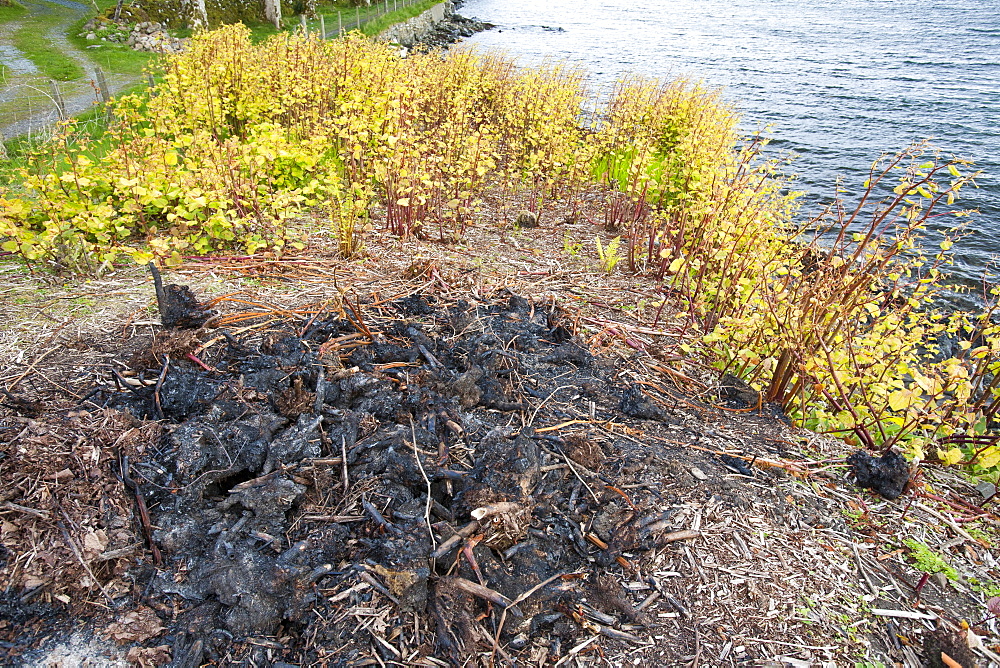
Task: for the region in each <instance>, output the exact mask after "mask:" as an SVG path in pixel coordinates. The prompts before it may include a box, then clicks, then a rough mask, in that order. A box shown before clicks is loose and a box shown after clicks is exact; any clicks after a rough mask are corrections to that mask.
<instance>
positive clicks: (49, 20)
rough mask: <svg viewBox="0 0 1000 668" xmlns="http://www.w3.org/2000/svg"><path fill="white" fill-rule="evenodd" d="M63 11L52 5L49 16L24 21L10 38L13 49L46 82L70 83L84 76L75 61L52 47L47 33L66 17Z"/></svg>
mask: <svg viewBox="0 0 1000 668" xmlns="http://www.w3.org/2000/svg"><path fill="white" fill-rule="evenodd" d="M66 13H67V10H65V9H64V8H62V7H57V6H53V8H52V10H51V13H47V14H42V15H34V16H31V17H30V18H27V19H26V20H25V21H24V23H22V24H21V26H20V27H18V29H17V30H16V31H14V35H13V40H12V41H13V43H14V47H15V48H17V49H18V50H19V51H21V52H22V53H24V55H25V56H26V57H27V58H28V59H29V60H31V62H33V63H34V64H35V66H36V67H38V69H39V70H40V71H41V72H42V74H44V75H45V76H47V77H49V78H50V79H55V80H56V81H72V80H73V79H79V78H81V77H82V76H83V75H84V72H83V68H81V67H80V66H79V65H78V64H77V63H76V61H74V60H72V59H71V58H67V57H66V54H65V52H64V51H63V50H62V49H60V48H59V47H57V46H56V45H55V44H53V43H52V42H51V41H50V40H49V38H48V33H49V32H51V30H52V29H53V28H54V27H56V26H58V24H59V22H60V20H62V19H65V18H66Z"/></svg>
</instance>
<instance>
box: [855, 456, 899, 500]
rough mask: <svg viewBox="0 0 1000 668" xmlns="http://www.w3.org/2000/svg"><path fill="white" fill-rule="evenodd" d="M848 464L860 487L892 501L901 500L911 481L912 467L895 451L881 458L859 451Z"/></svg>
mask: <svg viewBox="0 0 1000 668" xmlns="http://www.w3.org/2000/svg"><path fill="white" fill-rule="evenodd" d="M847 463H848V465H849V466H850V467H851V474H852V475H853V476H854V478H855V480H857V483H858V486H859V487H867V488H868V489H873V490H875V491H876V492H878V493H879V494H881V495H882V496H884V497H885V498H887V499H889V500H890V501H891V500H893V499H897V498H899V496H900V495H901V494H902V493H903V491H904V490H905V489H906V483H908V482H909V481H910V467H909V465H908V464H907V463H906V460H905V459H904V458H903V456H902V455H901V454H899V453H898V452H896V451H895V450H889V451H888V452H885V453H883V455H882V456H881V457H872V456H871V455H870V454H868V453H867V452H865V451H864V450H858V451H857V452H855V453H854V454H852V455H851V456H850V457H848V458H847Z"/></svg>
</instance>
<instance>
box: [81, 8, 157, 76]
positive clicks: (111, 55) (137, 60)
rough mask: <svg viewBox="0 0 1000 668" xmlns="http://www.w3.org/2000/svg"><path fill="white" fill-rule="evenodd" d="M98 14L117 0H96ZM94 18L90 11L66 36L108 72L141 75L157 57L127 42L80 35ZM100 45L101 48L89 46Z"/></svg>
mask: <svg viewBox="0 0 1000 668" xmlns="http://www.w3.org/2000/svg"><path fill="white" fill-rule="evenodd" d="M95 4H96V5H97V12H96V14H97V15H98V16H100V15H102V14H103V13H104V11H105V10H106V9H108V8H109V7H112V6H113V5H114V4H115V0H96V3H95ZM91 18H93V16H92V15H90V14H89V13H88V14H87V15H86V16H82V17H80V19H79V20H77V21H74V22H73V23H72V24H71V25H70V26H69V29H68V30H67V34H66V37H67V39H69V42H70V44H72V45H73V46H75V47H76V48H78V49H80V51H82V52H83V53H85V54H86V55H87V58H89V59H90V60H92V61H93V62H94V63H95V64H97V65H100V66H101V68H102V69H103V70H104V71H105V72H106V73H108V74H127V75H132V76H138V75H141V74H142V73H143V72H144V71H145V70H146V67H147V66H148V65H149V64H150V61H152V60H154V59H155V58H156V54H153V53H150V52H148V51H134V50H133V49H131V48H130V47H129V46H127V45H125V44H119V43H117V42H96V43H95V42H92V41H90V40H87V39H86V37H80V33H81V32H83V25H84V24H85V23H86V22H87V21H89V20H90V19H91ZM95 45H99V46H100V48H95V49H92V48H89V47H92V46H95Z"/></svg>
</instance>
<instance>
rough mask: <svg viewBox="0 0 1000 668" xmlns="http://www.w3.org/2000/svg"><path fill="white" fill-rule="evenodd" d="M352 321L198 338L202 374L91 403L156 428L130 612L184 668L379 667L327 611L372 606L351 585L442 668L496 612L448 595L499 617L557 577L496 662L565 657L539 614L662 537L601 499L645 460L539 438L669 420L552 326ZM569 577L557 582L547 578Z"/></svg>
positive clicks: (563, 618) (497, 317)
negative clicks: (233, 666) (232, 667)
mask: <svg viewBox="0 0 1000 668" xmlns="http://www.w3.org/2000/svg"><path fill="white" fill-rule="evenodd" d="M365 317H366V318H367V320H366V322H365V325H364V327H361V326H360V323H359V324H358V325H355V323H357V322H358V321H357V317H356V314H355V317H354V318H348V317H346V315H345V316H344V317H330V318H327V319H323V318H316V319H315V320H313V321H307V322H291V323H289V324H287V325H282V326H281V327H277V328H273V329H270V330H267V331H257V332H246V333H243V334H240V335H236V334H233V333H229V332H225V333H220V332H217V331H213V332H212V333H211V338H212V339H213V340H214V341H215V343H214V344H213V345H212V346H210V347H207V348H206V349H205V350H204V351H203V352H200V353H199V359H200V361H201V362H202V363H204V365H205V366H206V367H208V369H210V370H206V368H203V367H202V366H199V365H198V364H195V363H194V362H193V361H191V360H189V359H188V358H184V357H177V358H176V359H171V360H170V362H169V364H166V365H164V364H163V361H162V360H157V359H155V357H154V356H151V357H142V356H139V357H137V358H136V360H138V361H136V362H134V364H137V365H140V366H141V365H145V366H144V368H135V369H133V371H135V373H136V375H139V376H140V377H143V376H144V377H145V378H147V379H157V378H159V379H160V382H158V383H156V384H155V385H154V384H152V382H150V383H149V384H148V385H146V386H143V387H122V388H121V389H120V391H118V392H117V393H116V394H114V395H113V396H112V398H111V400H110V401H109V405H110V406H112V407H117V408H119V409H122V410H127V411H130V412H131V413H133V414H135V415H136V416H138V417H140V418H145V419H155V418H156V417H157V416H158V415H163V416H164V418H163V420H162V422H163V424H164V427H165V429H164V433H165V436H164V437H163V440H162V441H161V442H160V443H159V444H158V447H157V448H154V449H153V450H152V455H151V456H148V457H147V458H146V460H145V461H136V462H135V466H134V469H133V470H134V471H141V475H137V476H136V478H137V482H138V484H139V485H140V487H141V489H142V490H143V492H144V494H145V497H146V499H145V500H146V504H147V506H148V507H149V513H150V524H151V525H152V527H154V531H153V541H154V542H155V543H157V544H158V546H159V548H160V550H161V552H162V554H163V562H164V567H163V568H162V569H160V570H158V571H156V572H155V573H153V572H151V571H146V572H145V575H144V576H142V575H141V576H139V577H140V579H141V580H143V581H144V585H143V586H144V587H145V591H146V595H147V597H148V600H150V601H154V602H160V604H161V605H162V606H164V609H165V608H169V609H171V610H173V611H175V612H174V613H171V615H172V618H173V619H175V620H176V621H175V622H174V626H173V627H172V632H173V633H174V641H173V642H174V652H175V657H178V659H177V660H178V661H182V662H184V665H199V664H200V663H204V662H212V661H216V662H218V661H221V660H222V658H223V657H225V655H226V654H227V652H229V651H230V649H231V645H232V643H234V642H239V641H240V639H246V638H260V637H265V636H266V637H269V638H274V637H281V636H283V635H284V636H289V637H291V636H294V637H297V638H300V639H305V638H308V639H310V640H309V642H308V643H306V642H305V640H301V641H300V643H299V645H298V647H299V648H300V649H299V650H297V651H299V652H300V653H298V654H294V653H292V654H286V655H284V656H283V658H285V659H289V658H294V659H295V660H296V661H304V662H309V661H313V660H316V658H317V657H316V656H315V655H311V654H309V653H308V652H307V651H305V650H302V649H301V647H302V646H303V645H308V646H311V647H317V646H321V647H341V648H345V649H343V650H342V652H341V655H339V656H338V658H337V660H338V661H341V662H345V663H341V664H338V665H348V663H349V662H350V661H351V660H354V659H358V658H361V654H360V653H361V652H362V649H360V648H361V647H362V645H363V647H364V648H366V649H364V650H363V651H365V652H370V651H372V649H371V648H373V647H374V648H375V650H376V651H379V652H383V650H384V649H385V648H384V647H381V646H380V644H379V643H377V642H375V641H372V640H371V639H369V638H367V636H364V634H362V637H356V633H355V630H356V624H355V622H354V620H353V618H351V617H348V618H346V620H345V618H344V616H343V614H342V612H341V611H342V609H343V606H344V605H348V606H350V605H352V601H355V602H356V603H357V604H362V603H364V602H366V601H371V600H372V596H373V595H374V592H375V589H374V585H371V583H372V582H375V583H377V584H378V586H379V587H382V588H383V589H380V590H379V591H382V592H383V594H384V596H385V597H391V598H387V599H383V600H391V601H392V605H393V611H394V612H393V614H394V615H410V617H409V619H411V620H412V615H413V614H418V615H423V621H422V622H421V625H422V627H423V628H425V629H434V637H435V638H436V641H435V642H436V644H435V646H434V647H425V648H424V649H423V650H422V651H424V652H426V653H433V654H434V655H435V656H438V657H441V658H445V659H447V660H449V661H451V662H453V663H454V664H456V665H458V664H462V663H463V662H465V661H466V660H467V659H468V657H470V656H471V655H473V654H474V653H475V652H477V651H479V650H480V649H481V648H482V638H481V637H479V636H477V634H476V632H475V630H474V629H475V628H476V626H477V621H476V620H477V619H482V618H483V617H484V616H488V615H490V614H492V612H491V611H495V610H496V607H495V606H496V604H495V603H488V602H487V601H486V600H484V599H483V598H482V597H481V596H474V595H470V593H469V590H468V587H469V583H483V584H485V586H487V587H488V588H489V589H490V590H492V591H494V592H496V593H497V594H499V595H502V596H505V597H507V599H516V598H517V597H518V596H520V595H521V594H523V593H524V592H525V591H527V590H528V589H530V588H531V587H532V586H534V585H538V584H540V583H542V582H544V581H546V580H547V579H549V578H553V577H556V580H555V581H554V582H553V584H552V585H549V586H546V587H543V588H540V589H539V590H538V591H537V592H536V593H534V594H533V595H532V596H531V597H530V598H529V599H528V600H525V601H523V602H522V603H520V604H519V605H518V607H517V610H516V611H510V614H508V615H507V616H506V621H505V625H504V628H503V630H502V633H501V635H500V639H501V641H502V642H504V643H509V645H508V646H510V647H516V646H517V645H518V643H523V642H524V638H528V637H533V636H538V635H545V634H552V633H555V634H556V635H562V636H565V637H564V639H563V641H564V643H565V644H566V646H573V645H574V644H576V642H578V641H579V639H580V638H582V637H583V634H585V633H586V632H585V631H584V630H583V629H582V628H581V627H580V626H579V625H578V624H576V623H575V622H572V621H570V619H571V616H570V617H567V614H564V613H563V612H559V611H560V610H563V611H566V610H575V609H576V607H577V606H578V604H579V600H580V598H581V597H586V595H587V592H588V591H591V592H593V591H594V588H595V587H597V589H599V590H601V591H604V589H608V587H606V586H604V585H601V584H600V583H598V582H597V580H594V579H593V578H596V577H598V576H599V575H600V574H601V573H603V572H605V569H607V568H616V567H618V566H617V562H616V559H622V557H621V555H622V554H633V555H634V554H641V553H643V552H644V551H646V550H650V549H654V548H657V547H662V544H661V543H660V542H659V536H661V535H662V534H663V533H664V532H666V531H669V530H670V529H671V528H679V527H672V525H671V524H670V521H669V519H668V517H669V513H666V514H664V512H663V508H664V504H668V503H669V500H668V499H667V498H666V497H665V496H664V495H663V494H662V493H661V492H660V491H659V490H656V489H650V490H648V491H638V490H637V491H636V492H634V493H633V494H632V499H631V500H627V499H625V498H623V496H622V495H621V493H620V492H616V491H613V488H614V486H616V485H623V484H625V482H628V481H633V480H634V478H631V477H628V476H631V475H633V472H635V471H639V470H641V463H642V462H644V461H648V460H649V457H651V456H652V455H651V452H653V451H654V450H655V449H656V447H658V446H654V445H650V446H649V447H646V448H636V446H635V444H634V441H624V440H623V441H616V440H614V439H612V438H609V435H608V434H607V433H604V432H600V431H594V430H591V431H588V430H589V429H591V428H590V427H587V426H582V427H581V426H576V427H574V428H573V429H571V430H568V431H562V430H560V429H555V430H553V429H546V430H544V431H539V430H540V429H541V428H542V427H552V426H553V425H558V424H559V423H564V422H567V421H569V422H572V421H574V420H577V421H579V422H582V423H587V422H588V421H589V420H594V419H596V421H608V420H614V421H619V422H620V421H623V420H625V421H627V420H629V417H628V416H633V417H635V418H639V419H640V420H644V421H649V420H655V421H663V420H666V419H667V417H668V411H667V410H666V409H665V408H663V407H661V406H659V405H657V403H656V402H655V400H654V398H653V397H651V396H648V395H646V394H645V393H643V392H642V391H641V390H640V388H639V387H638V386H634V385H630V386H624V387H623V386H622V384H621V381H620V380H619V379H618V373H619V371H620V369H619V368H617V367H616V366H615V364H614V362H613V361H612V360H609V359H606V358H599V357H595V356H593V355H591V353H590V352H589V351H588V349H587V347H586V346H585V345H584V344H583V343H582V342H581V341H580V340H579V339H577V338H576V337H574V336H573V335H572V332H571V330H570V327H569V326H568V324H567V323H568V322H569V318H567V317H565V316H564V314H563V313H562V312H561V311H560V310H559V309H558V308H557V307H555V306H554V305H552V304H538V303H532V302H530V301H528V300H527V299H524V298H523V297H520V296H517V295H511V294H507V295H502V296H501V297H500V298H499V299H496V300H492V301H488V302H482V303H478V304H469V303H465V302H449V303H439V302H436V301H435V300H434V299H433V298H430V297H425V296H422V295H414V296H412V297H408V298H406V299H403V300H400V301H398V302H395V303H393V304H386V305H384V306H383V307H382V308H381V310H379V311H378V312H377V313H376V312H375V309H371V310H370V311H369V310H368V309H365ZM369 331H370V332H372V338H369V337H368V334H367V332H369ZM203 338H205V339H208V338H209V336H208V335H206V336H204V337H203ZM141 360H145V361H141ZM164 368H166V372H165V373H164V372H163V369H164ZM157 402H158V404H159V409H160V410H159V411H158V408H157ZM623 413H624V415H623ZM631 424H639V423H636V422H635V421H634V420H633V421H631ZM641 424H646V425H649V426H651V427H654V428H655V427H657V426H658V425H662V423H659V422H643V423H641ZM634 433H638V432H634ZM147 454H148V453H147ZM345 456H346V463H345V462H344V461H343V460H344V457H345ZM660 456H666V455H660ZM345 472H346V479H345ZM575 474H581V475H586V476H587V479H589V480H590V483H589V484H586V485H585V484H584V483H583V481H582V480H581V479H578V478H577V476H576V475H575ZM602 481H606V482H602ZM623 481H625V482H623ZM428 491H429V492H430V495H429V497H430V498H428ZM633 504H634V505H633ZM429 525H430V526H429ZM431 531H433V538H432V535H431ZM586 532H591V534H592V536H593V537H596V539H597V540H599V541H604V543H606V544H607V547H606V548H602V549H600V550H598V549H597V548H595V543H594V540H593V539H592V538H588V537H587V535H586ZM449 539H452V540H451V542H450V543H449V542H448V541H449ZM465 539H470V540H469V542H467V541H466V540H465ZM432 555H433V556H432ZM569 573H573V574H576V575H575V576H574V578H577V579H573V578H570V579H569V580H567V581H566V582H565V583H564V582H563V581H562V580H559V579H558V577H557V576H560V575H561V574H569ZM580 578H582V579H580ZM588 583H589V584H588ZM605 584H606V583H605ZM601 587H604V589H601ZM344 591H349V592H351V593H349V594H344V597H346V598H344V597H341V598H339V599H337V598H336V596H333V593H336V592H344ZM605 593H606V592H605ZM605 598H608V599H609V600H610V599H615V600H617V599H616V598H615V596H612V595H611V594H607V595H606V596H605ZM611 612H614V610H612V611H611ZM494 619H495V618H494ZM622 620H623V622H628V620H629V617H628V615H625V616H623V617H622ZM261 642H264V641H261ZM267 642H271V641H270V640H268V641H267ZM251 645H253V643H251ZM253 646H254V647H262V646H264V645H260V644H259V643H258V644H257V645H253ZM352 648H353V649H352ZM352 653H353V654H352ZM383 654H384V656H383V660H386V661H396V660H397V658H398V657H394V656H393V655H392V654H391V652H389V651H388V650H385V651H384V652H383ZM262 660H263V659H262ZM265 662H266V661H265Z"/></svg>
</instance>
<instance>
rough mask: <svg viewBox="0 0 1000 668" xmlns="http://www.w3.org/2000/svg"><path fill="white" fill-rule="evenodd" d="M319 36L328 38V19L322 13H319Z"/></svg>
mask: <svg viewBox="0 0 1000 668" xmlns="http://www.w3.org/2000/svg"><path fill="white" fill-rule="evenodd" d="M319 38H320V39H326V19H325V18H324V17H323V15H322V14H320V15H319Z"/></svg>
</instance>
